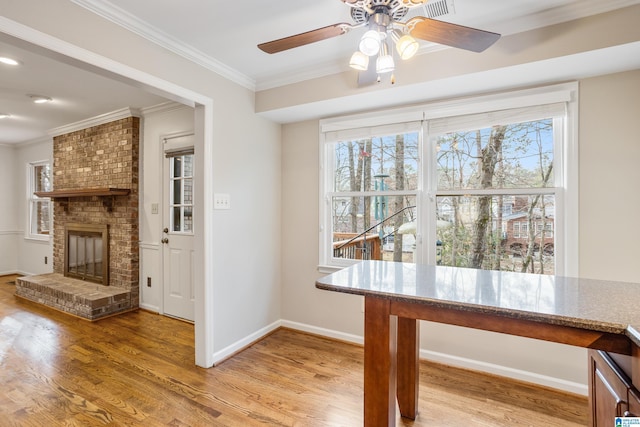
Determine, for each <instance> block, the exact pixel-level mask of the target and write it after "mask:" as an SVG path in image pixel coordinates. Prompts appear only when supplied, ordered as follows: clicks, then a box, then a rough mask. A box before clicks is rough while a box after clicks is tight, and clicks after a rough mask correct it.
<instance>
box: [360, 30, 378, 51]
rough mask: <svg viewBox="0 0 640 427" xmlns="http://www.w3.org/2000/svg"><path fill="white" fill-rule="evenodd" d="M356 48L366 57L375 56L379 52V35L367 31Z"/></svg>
mask: <svg viewBox="0 0 640 427" xmlns="http://www.w3.org/2000/svg"><path fill="white" fill-rule="evenodd" d="M358 47H359V49H360V52H362V53H364V54H365V55H367V56H374V55H377V54H378V52H379V51H380V33H378V32H377V31H376V30H369V31H367V32H366V33H364V34H363V35H362V38H361V39H360V45H359V46H358Z"/></svg>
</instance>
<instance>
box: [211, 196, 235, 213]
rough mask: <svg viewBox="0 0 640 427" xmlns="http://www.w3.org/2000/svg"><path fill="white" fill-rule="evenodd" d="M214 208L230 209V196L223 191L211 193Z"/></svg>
mask: <svg viewBox="0 0 640 427" xmlns="http://www.w3.org/2000/svg"><path fill="white" fill-rule="evenodd" d="M213 208H214V209H231V196H230V195H228V194H225V193H214V194H213Z"/></svg>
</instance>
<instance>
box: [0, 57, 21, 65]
mask: <svg viewBox="0 0 640 427" xmlns="http://www.w3.org/2000/svg"><path fill="white" fill-rule="evenodd" d="M0 63H3V64H5V65H20V63H19V62H18V61H16V60H15V59H13V58H9V57H7V56H0Z"/></svg>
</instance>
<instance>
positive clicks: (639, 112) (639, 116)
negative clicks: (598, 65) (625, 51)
mask: <svg viewBox="0 0 640 427" xmlns="http://www.w3.org/2000/svg"><path fill="white" fill-rule="evenodd" d="M638 185H640V70H636V71H630V72H626V73H619V74H614V75H609V76H602V77H594V78H591V79H586V80H583V81H582V82H580V276H582V277H591V278H597V279H609V280H623V281H631V282H640V269H639V268H638V255H639V254H640V250H639V249H638V248H639V245H640V227H638V224H637V219H638V217H637V215H638V212H640V191H639V190H638ZM639 303H640V302H639Z"/></svg>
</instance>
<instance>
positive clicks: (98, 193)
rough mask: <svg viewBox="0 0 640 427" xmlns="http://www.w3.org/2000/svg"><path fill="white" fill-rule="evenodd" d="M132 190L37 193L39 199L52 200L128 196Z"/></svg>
mask: <svg viewBox="0 0 640 427" xmlns="http://www.w3.org/2000/svg"><path fill="white" fill-rule="evenodd" d="M130 192H131V190H129V189H128V188H81V189H73V190H53V191H36V192H35V195H36V196H38V197H50V198H52V199H68V198H71V197H92V196H100V197H103V196H127V195H129V193H130Z"/></svg>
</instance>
